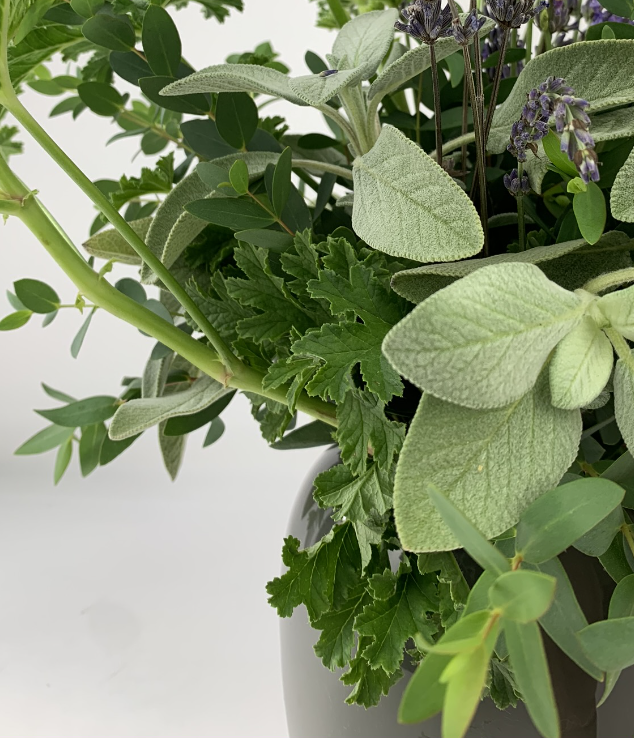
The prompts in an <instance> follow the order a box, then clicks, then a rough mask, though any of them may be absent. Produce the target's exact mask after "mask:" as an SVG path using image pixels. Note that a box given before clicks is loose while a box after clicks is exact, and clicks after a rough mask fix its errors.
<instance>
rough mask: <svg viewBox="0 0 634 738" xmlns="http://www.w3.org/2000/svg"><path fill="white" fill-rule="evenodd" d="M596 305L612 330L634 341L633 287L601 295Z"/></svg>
mask: <svg viewBox="0 0 634 738" xmlns="http://www.w3.org/2000/svg"><path fill="white" fill-rule="evenodd" d="M597 305H598V307H599V310H600V311H601V312H602V313H603V315H605V317H606V319H607V321H608V323H610V325H611V326H612V327H613V328H616V330H617V331H618V332H619V333H620V334H621V335H623V336H625V338H629V339H630V340H634V287H627V288H626V289H624V290H618V291H617V292H610V293H609V294H607V295H603V296H602V297H600V298H599V300H598V302H597Z"/></svg>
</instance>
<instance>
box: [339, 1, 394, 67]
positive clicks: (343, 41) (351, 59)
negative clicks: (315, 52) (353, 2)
mask: <svg viewBox="0 0 634 738" xmlns="http://www.w3.org/2000/svg"><path fill="white" fill-rule="evenodd" d="M397 19H398V10H396V9H395V8H389V9H388V10H374V11H372V12H370V13H362V14H361V15H358V16H356V17H355V18H353V19H352V20H351V21H349V22H348V23H346V24H345V26H344V27H343V28H342V29H341V31H339V33H338V34H337V38H336V39H335V43H334V45H333V47H332V53H333V54H334V55H335V56H336V57H338V58H339V59H341V58H342V57H343V56H345V57H346V58H347V60H348V64H349V66H350V67H353V68H354V67H361V68H362V69H363V79H370V77H372V76H373V75H374V73H375V72H376V70H377V69H378V68H379V64H380V63H381V62H382V61H383V58H384V57H385V55H386V54H387V52H388V51H389V48H390V45H391V43H392V40H393V39H394V22H395V21H396V20H397Z"/></svg>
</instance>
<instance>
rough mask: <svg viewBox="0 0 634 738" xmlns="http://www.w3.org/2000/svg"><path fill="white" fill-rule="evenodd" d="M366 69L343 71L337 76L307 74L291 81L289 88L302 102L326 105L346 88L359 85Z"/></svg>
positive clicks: (356, 68)
mask: <svg viewBox="0 0 634 738" xmlns="http://www.w3.org/2000/svg"><path fill="white" fill-rule="evenodd" d="M364 74H365V68H364V67H355V68H354V69H342V70H341V71H339V72H337V74H332V75H330V76H328V77H320V76H319V75H318V74H307V75H304V76H303V77H294V78H293V79H291V80H289V83H288V84H289V87H290V88H291V90H292V91H293V93H294V94H295V95H297V97H298V98H299V99H300V100H303V101H304V103H305V104H308V105H314V106H319V105H325V104H326V103H327V102H328V100H332V98H333V97H335V95H338V94H339V92H341V90H343V89H344V88H346V87H351V86H353V85H357V84H359V83H360V82H361V80H362V79H363V78H364Z"/></svg>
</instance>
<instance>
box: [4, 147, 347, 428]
mask: <svg viewBox="0 0 634 738" xmlns="http://www.w3.org/2000/svg"><path fill="white" fill-rule="evenodd" d="M0 187H1V188H2V190H3V192H4V193H5V194H9V195H10V197H11V202H12V204H17V205H18V207H19V212H14V213H11V214H15V215H17V217H19V218H20V220H22V222H23V223H24V224H25V225H26V226H27V228H28V229H29V230H30V231H31V232H32V233H33V235H34V236H35V237H36V238H37V239H38V240H39V241H40V243H41V244H42V245H43V246H44V248H45V249H46V250H47V251H48V253H49V254H50V255H51V256H52V257H53V259H54V260H55V261H56V262H57V264H58V265H59V266H60V267H61V269H62V270H63V271H64V272H65V273H66V274H67V275H68V277H69V278H70V279H71V281H72V282H73V283H74V284H75V286H76V287H77V289H78V290H79V291H80V292H81V294H82V295H84V296H85V297H87V298H88V299H89V300H90V301H91V302H92V303H93V305H94V306H97V307H100V308H103V309H104V310H106V311H107V312H109V313H110V314H112V315H114V316H115V317H117V318H119V319H120V320H124V321H125V322H126V323H129V324H130V325H133V326H134V327H135V328H138V329H139V330H141V331H143V332H144V333H147V334H148V335H150V336H152V337H153V338H155V339H156V340H157V341H160V342H161V343H163V344H165V345H166V346H168V347H169V348H171V349H172V350H173V351H176V352H177V353H178V354H179V355H180V356H182V357H183V358H184V359H186V360H187V361H189V362H190V363H191V364H193V365H194V366H195V367H197V368H198V369H200V371H202V372H204V373H205V374H207V375H208V376H210V377H212V378H213V379H215V380H217V381H218V382H221V383H222V384H224V385H225V386H227V387H235V388H236V389H241V390H246V391H248V392H253V393H255V394H258V395H261V396H262V397H266V398H268V399H272V400H275V401H277V402H280V403H283V404H288V402H287V400H286V391H285V389H284V388H278V389H276V390H270V389H268V390H263V388H262V382H263V379H264V376H265V374H264V372H261V371H259V370H257V369H254V368H252V367H248V366H243V368H242V370H241V371H240V373H239V375H234V374H231V373H228V372H227V369H226V367H225V366H224V364H223V362H222V361H221V359H220V357H219V356H218V354H217V353H216V352H215V351H214V350H213V349H211V348H210V347H209V346H206V345H205V344H204V343H201V342H200V341H197V340H196V339H194V338H192V337H191V336H188V335H187V334H186V333H184V332H183V331H181V330H180V329H179V328H177V327H175V326H174V325H172V324H171V323H168V322H167V321H166V320H163V318H161V317H159V316H158V315H156V314H155V313H153V312H152V311H151V310H148V309H147V308H146V307H144V306H142V305H139V303H137V302H135V301H134V300H132V299H131V298H129V297H127V296H126V295H124V294H123V293H122V292H120V291H119V290H117V289H115V288H114V287H113V286H112V285H111V284H110V283H109V282H107V281H106V280H105V279H104V278H103V277H101V276H100V275H99V274H98V273H97V272H95V271H94V270H93V269H92V268H91V267H90V266H89V265H88V264H87V263H86V261H84V259H83V258H82V257H81V255H80V254H79V253H78V252H77V251H76V250H74V249H73V248H72V247H71V246H70V245H69V244H68V243H67V241H66V240H65V238H64V237H63V236H62V235H61V234H60V233H59V231H58V229H57V227H56V225H55V223H54V222H52V221H51V218H50V217H49V215H48V213H47V212H46V210H45V209H44V208H43V207H42V205H41V204H40V202H39V201H38V200H37V198H36V197H35V196H34V195H33V194H32V193H31V192H30V191H29V190H28V189H27V188H26V187H25V185H24V184H23V183H22V182H21V181H20V180H19V179H18V178H17V177H16V176H15V175H14V174H13V172H11V170H10V169H9V167H8V166H7V164H6V162H5V161H4V159H2V158H1V157H0ZM6 202H7V201H6V200H5V201H2V205H1V206H2V207H4V205H5V204H6ZM12 210H15V208H12ZM297 409H298V410H301V411H302V412H304V413H306V414H308V415H311V416H312V417H314V418H317V419H319V420H322V421H323V422H324V423H327V424H329V425H332V426H336V424H337V420H336V411H335V406H334V405H332V404H330V403H327V402H324V401H323V400H320V399H319V398H314V397H309V396H308V395H307V394H306V393H305V392H304V393H303V394H302V396H301V397H300V400H299V402H298V403H297Z"/></svg>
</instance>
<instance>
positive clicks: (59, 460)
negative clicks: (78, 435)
mask: <svg viewBox="0 0 634 738" xmlns="http://www.w3.org/2000/svg"><path fill="white" fill-rule="evenodd" d="M72 455H73V439H72V438H69V439H68V440H67V441H65V442H64V443H62V445H61V446H60V447H59V450H58V451H57V456H56V458H55V469H54V471H53V483H54V484H59V482H60V480H61V478H62V477H63V476H64V474H65V473H66V469H68V465H69V464H70V460H71V457H72Z"/></svg>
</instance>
